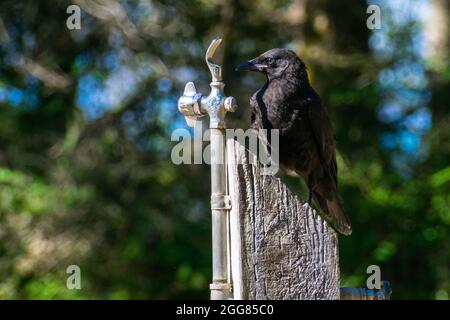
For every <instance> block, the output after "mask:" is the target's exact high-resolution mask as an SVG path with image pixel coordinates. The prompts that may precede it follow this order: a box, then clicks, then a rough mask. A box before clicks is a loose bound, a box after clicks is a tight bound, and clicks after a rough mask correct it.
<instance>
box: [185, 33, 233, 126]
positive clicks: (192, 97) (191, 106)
mask: <svg viewBox="0 0 450 320" xmlns="http://www.w3.org/2000/svg"><path fill="white" fill-rule="evenodd" d="M221 42H222V39H221V38H215V39H214V40H213V41H212V42H211V44H210V45H209V47H208V50H207V51H206V55H205V60H206V64H207V65H208V68H209V71H210V72H211V77H212V82H211V83H210V86H211V92H210V94H209V95H208V96H204V95H203V94H201V93H200V92H198V91H197V89H196V88H195V85H194V83H193V82H188V83H187V84H186V86H185V87H184V93H183V95H182V96H181V97H180V98H179V99H178V110H180V112H181V113H182V114H183V115H184V116H185V117H186V122H187V124H188V125H189V126H190V127H193V126H194V123H195V120H197V119H198V118H200V117H203V116H205V115H206V114H208V115H209V119H210V122H209V127H210V128H211V129H225V128H226V124H225V115H226V113H227V112H234V111H235V110H236V108H237V104H236V99H235V98H233V97H225V94H224V91H223V88H224V87H225V83H223V81H222V67H221V66H219V65H217V64H215V63H214V62H213V60H212V58H213V57H214V54H215V53H216V51H217V48H218V47H219V46H220V43H221Z"/></svg>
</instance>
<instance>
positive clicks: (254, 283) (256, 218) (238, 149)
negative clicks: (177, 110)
mask: <svg viewBox="0 0 450 320" xmlns="http://www.w3.org/2000/svg"><path fill="white" fill-rule="evenodd" d="M252 157H256V156H255V155H254V154H251V153H249V151H248V150H246V149H245V147H244V146H242V145H241V144H239V143H238V142H237V141H235V140H233V139H229V140H227V159H228V165H227V166H228V168H227V169H228V184H229V185H228V190H229V195H230V197H231V203H232V209H231V211H230V220H229V221H230V225H229V228H230V239H231V241H230V253H231V254H230V256H231V259H230V261H231V278H232V281H233V296H234V299H250V300H253V299H258V300H259V299H262V300H265V299H271V300H272V299H273V300H275V299H307V300H310V299H311V300H312V299H339V295H340V292H339V259H338V257H339V256H338V238H337V234H336V232H335V231H334V230H333V229H332V228H331V227H329V226H328V225H327V223H326V222H325V221H324V220H323V219H322V218H321V217H320V216H319V215H318V214H317V212H316V211H315V210H313V209H312V208H311V207H310V206H309V205H308V204H307V203H305V201H303V200H302V199H300V198H299V197H298V196H297V195H296V194H295V193H294V192H292V191H290V190H289V188H288V187H287V186H286V185H284V184H283V183H282V182H281V180H280V179H279V178H277V177H276V176H272V175H262V174H261V173H262V172H261V171H262V167H261V165H260V164H258V161H255V162H254V163H255V164H250V159H251V158H252ZM253 160H254V159H253Z"/></svg>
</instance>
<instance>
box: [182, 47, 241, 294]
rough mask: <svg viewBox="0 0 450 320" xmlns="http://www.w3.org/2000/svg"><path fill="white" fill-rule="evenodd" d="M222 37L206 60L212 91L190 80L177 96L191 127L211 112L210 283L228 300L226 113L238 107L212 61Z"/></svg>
mask: <svg viewBox="0 0 450 320" xmlns="http://www.w3.org/2000/svg"><path fill="white" fill-rule="evenodd" d="M221 42H222V39H220V38H215V39H214V40H213V41H212V42H211V44H210V45H209V47H208V50H207V51H206V55H205V60H206V63H207V65H208V68H209V70H210V72H211V77H212V82H211V83H210V86H211V92H210V94H209V95H208V96H203V95H202V94H201V93H200V92H198V91H197V89H196V88H195V85H194V83H193V82H188V83H187V84H186V86H185V88H184V92H183V95H182V96H181V97H180V98H179V99H178V110H180V112H182V113H183V114H184V116H185V117H186V121H187V123H188V125H189V126H194V123H195V120H197V119H198V118H200V117H202V116H204V115H205V114H208V115H209V127H210V133H211V145H210V150H211V212H212V250H213V254H212V256H213V281H212V283H211V285H210V289H211V299H213V300H219V299H229V298H230V297H231V283H230V281H231V279H229V278H230V276H229V274H230V271H229V266H230V261H229V258H228V257H229V252H228V248H229V237H228V212H229V209H230V208H231V204H230V199H229V197H228V195H227V182H226V171H225V170H226V165H225V147H226V146H225V128H226V123H225V115H226V113H227V112H234V111H235V110H236V108H237V104H236V100H235V99H234V98H233V97H225V94H224V91H223V88H224V87H225V83H223V81H222V67H221V66H220V65H218V64H216V63H214V61H213V60H212V58H213V56H214V54H215V52H216V50H217V48H218V47H219V45H220V43H221Z"/></svg>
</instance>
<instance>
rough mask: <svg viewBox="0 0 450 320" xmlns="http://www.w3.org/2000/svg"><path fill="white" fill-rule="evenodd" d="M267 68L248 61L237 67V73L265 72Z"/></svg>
mask: <svg viewBox="0 0 450 320" xmlns="http://www.w3.org/2000/svg"><path fill="white" fill-rule="evenodd" d="M266 68H267V66H266V65H265V64H260V63H257V62H255V61H254V60H250V61H246V62H244V63H241V64H240V65H238V66H237V67H236V69H235V70H236V71H261V72H262V71H264V70H265V69H266Z"/></svg>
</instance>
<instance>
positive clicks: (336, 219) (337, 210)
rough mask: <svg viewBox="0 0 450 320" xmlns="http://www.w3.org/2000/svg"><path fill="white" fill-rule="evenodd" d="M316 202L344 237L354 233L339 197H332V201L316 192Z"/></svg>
mask: <svg viewBox="0 0 450 320" xmlns="http://www.w3.org/2000/svg"><path fill="white" fill-rule="evenodd" d="M314 200H315V202H316V204H317V206H318V207H319V208H320V210H321V211H322V212H323V213H324V214H325V216H326V217H325V218H326V220H328V221H329V222H330V223H331V225H332V227H333V228H334V229H335V230H336V231H338V232H339V233H341V234H343V235H346V236H348V235H350V234H351V233H352V226H351V224H350V220H349V219H348V217H347V215H346V214H345V212H344V210H343V209H342V206H341V202H340V201H339V198H338V197H337V196H334V197H331V199H330V200H328V199H326V198H324V197H322V195H321V194H320V193H318V192H317V191H314Z"/></svg>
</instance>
